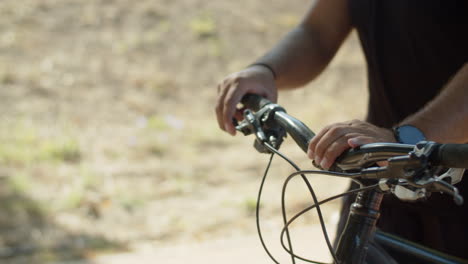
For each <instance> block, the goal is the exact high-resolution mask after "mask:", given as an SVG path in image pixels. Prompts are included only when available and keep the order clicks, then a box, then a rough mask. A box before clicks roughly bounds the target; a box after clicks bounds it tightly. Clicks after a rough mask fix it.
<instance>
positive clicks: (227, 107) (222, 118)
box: [216, 65, 278, 135]
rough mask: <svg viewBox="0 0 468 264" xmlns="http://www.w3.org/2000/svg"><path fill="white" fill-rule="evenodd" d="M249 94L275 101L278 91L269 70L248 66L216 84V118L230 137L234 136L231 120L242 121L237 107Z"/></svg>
mask: <svg viewBox="0 0 468 264" xmlns="http://www.w3.org/2000/svg"><path fill="white" fill-rule="evenodd" d="M249 93H251V94H258V95H261V96H263V97H265V98H266V99H268V100H270V101H272V102H276V101H277V98H278V91H277V88H276V85H275V78H274V75H273V73H272V72H271V70H270V69H268V68H267V67H264V66H261V65H254V66H250V67H248V68H247V69H244V70H242V71H240V72H236V73H233V74H231V75H229V76H227V77H226V78H224V80H223V81H222V82H221V83H220V84H218V98H217V102H216V117H217V118H218V124H219V127H220V128H221V129H222V130H224V131H226V132H228V133H229V134H231V135H235V134H236V129H235V127H234V124H233V123H232V119H233V118H236V119H237V120H238V121H240V120H242V119H243V116H242V111H241V109H238V108H237V105H238V104H239V102H240V100H241V99H242V97H243V96H244V95H246V94H249Z"/></svg>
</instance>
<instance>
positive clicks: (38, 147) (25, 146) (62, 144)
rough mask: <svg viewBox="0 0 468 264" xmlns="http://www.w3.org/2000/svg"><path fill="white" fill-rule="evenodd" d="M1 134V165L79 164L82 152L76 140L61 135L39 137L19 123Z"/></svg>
mask: <svg viewBox="0 0 468 264" xmlns="http://www.w3.org/2000/svg"><path fill="white" fill-rule="evenodd" d="M2 130H3V133H0V164H7V165H28V164H31V163H36V162H44V161H49V162H77V161H79V160H80V158H81V151H80V148H79V145H78V142H77V140H76V139H74V138H72V137H70V136H65V135H59V136H56V137H53V138H41V137H39V133H38V130H37V129H36V128H35V127H33V126H27V125H25V124H24V123H21V122H18V123H13V124H10V126H8V127H7V128H3V129H2Z"/></svg>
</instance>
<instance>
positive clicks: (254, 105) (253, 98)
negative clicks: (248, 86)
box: [241, 94, 272, 111]
mask: <svg viewBox="0 0 468 264" xmlns="http://www.w3.org/2000/svg"><path fill="white" fill-rule="evenodd" d="M241 102H242V104H244V106H245V107H247V108H249V109H252V110H254V111H258V110H260V109H261V108H263V107H264V106H265V105H269V104H272V102H271V101H270V100H268V99H266V98H264V97H262V96H260V95H257V94H246V95H245V96H244V97H243V98H242V100H241Z"/></svg>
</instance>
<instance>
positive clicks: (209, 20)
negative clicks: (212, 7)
mask: <svg viewBox="0 0 468 264" xmlns="http://www.w3.org/2000/svg"><path fill="white" fill-rule="evenodd" d="M189 26H190V29H191V30H192V32H193V33H194V34H195V35H196V36H198V37H200V38H207V37H213V36H214V35H215V34H216V23H215V20H214V18H213V17H212V16H211V15H210V14H208V13H205V14H202V15H199V16H197V17H195V18H193V19H192V20H191V21H190V23H189Z"/></svg>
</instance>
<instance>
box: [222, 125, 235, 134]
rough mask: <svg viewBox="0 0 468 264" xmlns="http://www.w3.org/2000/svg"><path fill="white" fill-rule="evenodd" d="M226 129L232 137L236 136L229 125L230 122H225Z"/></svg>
mask: <svg viewBox="0 0 468 264" xmlns="http://www.w3.org/2000/svg"><path fill="white" fill-rule="evenodd" d="M224 129H226V132H228V133H229V134H231V135H232V136H234V132H233V131H232V127H231V126H230V125H229V123H228V122H225V123H224Z"/></svg>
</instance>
